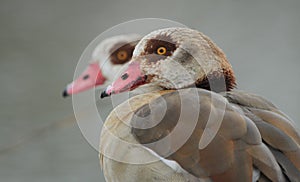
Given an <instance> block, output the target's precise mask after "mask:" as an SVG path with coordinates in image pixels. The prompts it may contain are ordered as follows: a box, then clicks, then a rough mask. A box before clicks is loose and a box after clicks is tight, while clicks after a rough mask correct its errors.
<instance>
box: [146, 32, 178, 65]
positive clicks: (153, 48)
mask: <svg viewBox="0 0 300 182" xmlns="http://www.w3.org/2000/svg"><path fill="white" fill-rule="evenodd" d="M176 49H177V45H176V43H175V42H174V41H173V40H172V39H171V37H170V36H166V35H159V36H157V37H156V38H153V39H149V40H148V41H147V43H146V48H145V51H144V55H145V56H147V59H148V60H149V61H150V62H156V61H158V60H160V59H163V58H165V57H167V56H171V55H172V54H173V53H174V51H175V50H176Z"/></svg>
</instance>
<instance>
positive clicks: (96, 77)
mask: <svg viewBox="0 0 300 182" xmlns="http://www.w3.org/2000/svg"><path fill="white" fill-rule="evenodd" d="M105 80H106V79H105V77H104V76H103V75H102V72H101V69H100V67H99V65H98V63H91V64H89V65H88V67H87V68H86V70H85V71H84V72H83V73H82V74H81V75H80V76H79V78H77V79H76V80H75V81H73V82H72V83H70V84H69V85H68V86H67V87H66V88H65V90H64V91H63V94H62V96H63V97H67V96H69V95H72V94H76V93H80V92H83V91H85V90H88V89H90V88H92V87H95V86H97V85H102V84H103V83H104V82H105Z"/></svg>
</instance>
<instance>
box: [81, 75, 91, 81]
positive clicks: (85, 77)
mask: <svg viewBox="0 0 300 182" xmlns="http://www.w3.org/2000/svg"><path fill="white" fill-rule="evenodd" d="M89 77H90V75H84V76H83V78H82V79H83V80H86V79H88V78H89Z"/></svg>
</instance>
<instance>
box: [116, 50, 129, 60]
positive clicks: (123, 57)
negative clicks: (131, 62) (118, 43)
mask: <svg viewBox="0 0 300 182" xmlns="http://www.w3.org/2000/svg"><path fill="white" fill-rule="evenodd" d="M127 57H128V54H127V52H126V51H119V52H118V54H117V58H118V59H119V60H121V61H124V60H126V59H127Z"/></svg>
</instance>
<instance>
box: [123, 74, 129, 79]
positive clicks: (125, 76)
mask: <svg viewBox="0 0 300 182" xmlns="http://www.w3.org/2000/svg"><path fill="white" fill-rule="evenodd" d="M128 77H129V75H128V73H124V74H123V75H122V76H121V78H122V80H126V79H127V78H128Z"/></svg>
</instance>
